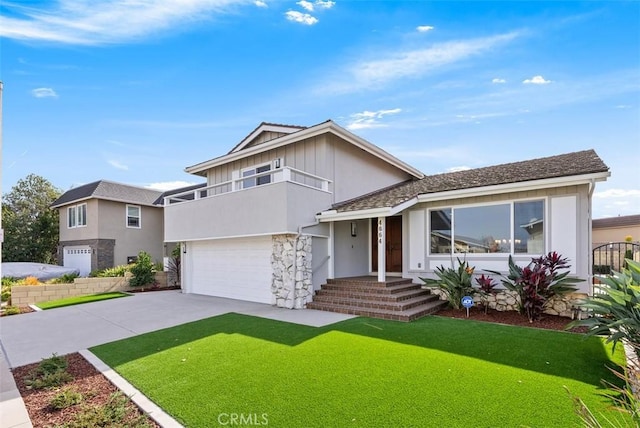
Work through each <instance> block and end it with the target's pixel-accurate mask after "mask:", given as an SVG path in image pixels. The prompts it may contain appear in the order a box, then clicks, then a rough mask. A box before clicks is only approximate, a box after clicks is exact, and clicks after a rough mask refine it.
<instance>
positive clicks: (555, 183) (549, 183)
mask: <svg viewBox="0 0 640 428" xmlns="http://www.w3.org/2000/svg"><path fill="white" fill-rule="evenodd" d="M610 175H611V173H610V172H609V171H604V172H598V173H592V174H583V175H574V176H567V177H553V178H547V179H542V180H534V181H523V182H518V183H507V184H498V185H493V186H483V187H472V188H469V189H460V190H450V191H446V192H436V193H423V194H420V195H418V196H416V197H414V198H411V199H409V200H407V201H404V202H402V203H400V204H398V205H395V206H388V207H378V208H369V209H365V210H354V211H343V212H338V211H337V210H328V211H323V212H321V213H319V214H317V215H316V219H317V220H318V221H319V222H329V221H347V220H359V219H365V218H372V217H388V216H392V215H396V214H398V213H400V212H402V211H404V210H406V209H407V208H410V207H412V206H414V205H415V204H417V203H420V202H436V201H442V200H447V199H455V198H469V197H476V196H486V195H497V194H504V193H511V192H522V191H530V190H537V189H541V188H553V187H563V186H575V185H581V184H591V183H594V182H599V181H605V180H606V179H607V177H609V176H610Z"/></svg>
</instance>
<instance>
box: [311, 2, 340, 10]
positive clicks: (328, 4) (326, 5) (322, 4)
mask: <svg viewBox="0 0 640 428" xmlns="http://www.w3.org/2000/svg"><path fill="white" fill-rule="evenodd" d="M335 5H336V2H334V1H322V0H316V6H318V7H320V8H322V9H331V8H332V7H333V6H335Z"/></svg>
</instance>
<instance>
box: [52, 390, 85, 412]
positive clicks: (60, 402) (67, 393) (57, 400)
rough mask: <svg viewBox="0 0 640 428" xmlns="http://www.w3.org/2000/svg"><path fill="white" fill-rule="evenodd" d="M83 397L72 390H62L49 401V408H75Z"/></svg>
mask: <svg viewBox="0 0 640 428" xmlns="http://www.w3.org/2000/svg"><path fill="white" fill-rule="evenodd" d="M83 399H84V397H83V396H82V394H81V393H79V392H78V391H76V390H75V389H73V388H62V389H61V390H60V391H59V392H58V393H57V394H56V395H54V396H53V398H52V399H51V403H49V406H50V407H51V408H52V409H53V410H62V409H66V408H68V407H71V406H75V405H76V404H80V403H81V402H82V400H83Z"/></svg>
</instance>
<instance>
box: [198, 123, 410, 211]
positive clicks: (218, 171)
mask: <svg viewBox="0 0 640 428" xmlns="http://www.w3.org/2000/svg"><path fill="white" fill-rule="evenodd" d="M278 158H279V159H281V161H282V165H283V166H288V167H291V168H295V169H298V170H300V171H304V172H308V173H310V174H313V175H316V176H319V177H322V178H326V179H329V180H331V181H332V183H331V184H330V185H329V191H330V192H332V194H333V197H332V201H331V202H332V203H336V202H341V201H345V200H348V199H351V198H354V197H357V196H360V195H363V194H366V193H370V192H373V191H375V190H378V189H381V188H384V187H388V186H390V185H392V184H396V183H400V182H402V181H405V180H408V179H409V178H410V177H409V175H408V174H407V173H405V172H403V171H401V170H399V169H398V168H396V167H394V166H391V165H389V164H388V163H386V162H385V161H383V160H381V159H379V158H377V157H375V156H373V155H371V154H369V153H367V152H366V151H364V150H362V149H360V148H358V147H355V146H354V145H352V144H350V143H348V142H346V141H344V140H342V139H341V138H339V137H337V136H335V135H332V134H324V135H319V136H316V137H311V138H307V139H305V140H302V141H299V142H296V143H292V144H289V145H287V146H284V147H280V148H277V149H273V150H268V151H266V152H263V153H258V154H256V155H253V156H249V157H247V158H243V159H240V160H237V161H235V162H231V163H229V164H226V165H220V166H217V167H214V168H211V169H210V170H208V171H207V183H208V185H210V186H211V185H214V184H217V183H224V182H228V181H230V180H231V179H232V178H233V171H238V170H241V169H243V168H249V167H252V166H255V165H261V164H265V163H268V162H272V161H273V160H274V159H278ZM228 190H230V189H226V190H225V191H228ZM327 208H328V207H327Z"/></svg>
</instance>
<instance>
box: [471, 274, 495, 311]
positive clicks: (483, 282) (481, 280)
mask: <svg viewBox="0 0 640 428" xmlns="http://www.w3.org/2000/svg"><path fill="white" fill-rule="evenodd" d="M476 284H478V294H479V295H480V301H482V305H483V306H484V313H485V314H486V313H487V310H488V309H489V296H491V295H494V294H496V290H494V287H495V286H496V285H498V284H497V283H496V282H495V281H494V280H493V278H491V277H490V276H489V275H487V276H485V275H484V274H482V275H480V276H479V277H477V278H476Z"/></svg>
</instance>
